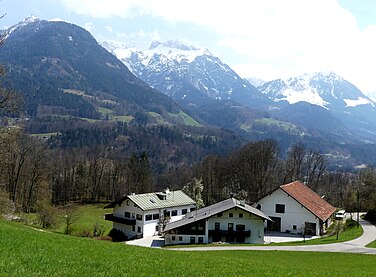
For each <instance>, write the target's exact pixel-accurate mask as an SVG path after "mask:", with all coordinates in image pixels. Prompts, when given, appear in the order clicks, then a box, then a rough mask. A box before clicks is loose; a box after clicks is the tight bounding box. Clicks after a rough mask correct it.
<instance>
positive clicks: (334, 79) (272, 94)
mask: <svg viewBox="0 0 376 277" xmlns="http://www.w3.org/2000/svg"><path fill="white" fill-rule="evenodd" d="M259 89H260V91H261V92H263V93H264V94H266V95H267V96H268V97H269V98H270V99H272V100H273V101H275V102H279V101H287V102H288V103H290V104H295V103H297V102H308V103H310V104H313V105H318V106H321V107H323V108H326V109H330V108H332V107H334V106H336V107H337V108H338V107H342V108H346V107H355V106H358V105H371V106H374V105H375V104H374V102H373V101H372V100H371V99H369V98H368V97H367V96H365V95H364V94H363V93H362V92H361V91H360V90H359V89H358V88H356V87H355V86H354V85H353V84H351V83H349V82H348V81H346V80H345V79H344V78H342V77H340V76H338V75H337V74H336V73H334V72H332V71H323V72H314V73H306V74H303V75H300V76H298V77H293V78H288V79H284V80H275V81H271V82H267V83H265V84H264V85H262V86H261V87H259Z"/></svg>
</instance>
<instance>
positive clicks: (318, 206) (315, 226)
mask: <svg viewBox="0 0 376 277" xmlns="http://www.w3.org/2000/svg"><path fill="white" fill-rule="evenodd" d="M254 206H255V207H257V208H259V209H260V210H261V211H263V212H264V213H265V214H267V215H268V216H269V217H270V218H271V219H272V221H268V222H267V223H266V229H267V231H276V232H288V233H304V234H306V235H314V236H315V235H322V234H323V233H324V230H325V229H326V228H328V227H329V225H330V224H331V220H332V218H333V213H334V212H335V211H336V208H335V207H333V206H332V205H330V204H329V203H328V202H327V201H325V200H324V199H323V197H320V196H319V195H318V194H317V193H316V192H314V191H313V190H311V189H310V188H309V187H308V186H306V185H304V184H303V183H301V182H299V181H296V182H292V183H289V184H285V185H282V186H280V187H278V188H277V189H276V190H274V191H272V192H270V193H269V194H268V195H267V196H265V197H263V198H262V199H261V200H259V201H258V202H257V203H256V204H255V205H254Z"/></svg>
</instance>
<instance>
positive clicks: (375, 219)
mask: <svg viewBox="0 0 376 277" xmlns="http://www.w3.org/2000/svg"><path fill="white" fill-rule="evenodd" d="M364 219H365V220H368V221H369V222H371V223H373V224H376V209H371V210H369V211H368V212H367V214H366V215H365V216H364Z"/></svg>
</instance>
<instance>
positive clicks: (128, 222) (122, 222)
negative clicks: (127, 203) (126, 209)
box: [104, 214, 136, 226]
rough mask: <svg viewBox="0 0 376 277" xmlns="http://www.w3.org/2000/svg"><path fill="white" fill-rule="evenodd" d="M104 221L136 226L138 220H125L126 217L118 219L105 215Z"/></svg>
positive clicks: (111, 215)
mask: <svg viewBox="0 0 376 277" xmlns="http://www.w3.org/2000/svg"><path fill="white" fill-rule="evenodd" d="M104 219H105V220H108V221H112V222H117V223H121V224H125V225H131V226H134V225H136V219H135V218H125V217H118V216H114V215H113V214H105V215H104Z"/></svg>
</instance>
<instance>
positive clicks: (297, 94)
mask: <svg viewBox="0 0 376 277" xmlns="http://www.w3.org/2000/svg"><path fill="white" fill-rule="evenodd" d="M282 95H283V97H282V98H280V99H278V100H277V101H281V100H286V101H287V102H289V103H290V104H295V103H298V102H308V103H311V104H314V105H317V106H321V107H323V108H327V107H326V105H327V104H328V102H326V101H324V99H322V97H321V96H320V94H319V93H318V92H317V91H314V90H312V89H309V88H306V87H305V88H302V89H300V90H293V89H286V90H284V91H283V93H282Z"/></svg>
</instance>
